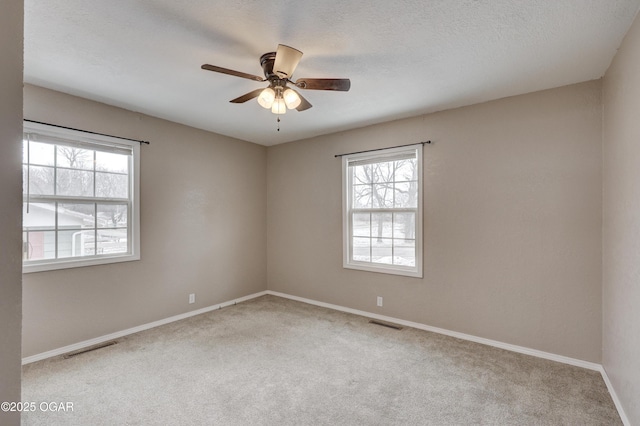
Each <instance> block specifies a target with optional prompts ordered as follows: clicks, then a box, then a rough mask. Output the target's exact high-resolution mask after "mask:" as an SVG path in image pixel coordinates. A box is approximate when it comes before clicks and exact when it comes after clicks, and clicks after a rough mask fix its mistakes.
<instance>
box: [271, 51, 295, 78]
mask: <svg viewBox="0 0 640 426" xmlns="http://www.w3.org/2000/svg"><path fill="white" fill-rule="evenodd" d="M300 58H302V52H301V51H299V50H298V49H294V48H293V47H289V46H285V45H284V44H279V45H278V50H276V59H275V61H274V63H273V72H274V73H276V74H277V75H278V76H279V77H280V78H284V79H287V78H290V77H291V76H292V75H293V71H294V70H295V69H296V67H297V66H298V62H300Z"/></svg>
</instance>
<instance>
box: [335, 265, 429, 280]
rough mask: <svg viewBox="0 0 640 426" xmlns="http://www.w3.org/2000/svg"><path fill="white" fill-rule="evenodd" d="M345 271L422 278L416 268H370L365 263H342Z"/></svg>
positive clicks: (392, 266) (386, 266)
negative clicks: (351, 270) (354, 270)
mask: <svg viewBox="0 0 640 426" xmlns="http://www.w3.org/2000/svg"><path fill="white" fill-rule="evenodd" d="M342 266H343V268H345V269H356V270H359V271H367V272H377V273H380V274H390V275H402V276H405V277H412V278H422V271H421V270H419V269H417V268H407V267H402V266H394V265H382V264H381V265H380V266H378V265H376V266H372V265H370V264H368V263H367V264H365V263H346V262H345V263H343V265H342Z"/></svg>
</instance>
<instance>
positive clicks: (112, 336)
mask: <svg viewBox="0 0 640 426" xmlns="http://www.w3.org/2000/svg"><path fill="white" fill-rule="evenodd" d="M265 294H267V292H266V291H261V292H259V293H254V294H250V295H248V296H244V297H239V298H238V299H233V300H229V301H227V302H222V303H218V304H217V305H213V306H209V307H206V308H202V309H196V310H195V311H190V312H185V313H184V314H180V315H174V316H172V317H169V318H165V319H161V320H158V321H153V322H150V323H148V324H143V325H139V326H137V327H132V328H128V329H126V330H122V331H117V332H115V333H111V334H106V335H104V336H100V337H96V338H94V339H89V340H84V341H82V342H78V343H74V344H72V345H68V346H64V347H62V348H58V349H53V350H50V351H47V352H42V353H39V354H36V355H32V356H28V357H25V358H22V365H25V364H29V363H32V362H36V361H41V360H43V359H46V358H51V357H54V356H58V355H62V354H66V353H68V352H74V351H77V350H80V349H84V348H88V347H90V346H94V345H98V344H100V343H104V342H107V341H109V340H114V339H118V338H120V337H124V336H128V335H129V334H134V333H138V332H140V331H144V330H148V329H150V328H154V327H159V326H161V325H165V324H169V323H171V322H174V321H180V320H182V319H185V318H189V317H193V316H195V315H200V314H204V313H206V312H210V311H214V310H216V309H220V308H224V307H226V306H230V305H234V304H236V303H240V302H244V301H245V300H250V299H255V298H256V297H260V296H264V295H265Z"/></svg>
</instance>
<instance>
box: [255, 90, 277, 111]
mask: <svg viewBox="0 0 640 426" xmlns="http://www.w3.org/2000/svg"><path fill="white" fill-rule="evenodd" d="M275 99H276V92H275V91H274V90H273V89H272V88H271V87H267V88H266V89H264V90H263V91H262V92H261V93H260V95H259V96H258V103H259V104H260V106H261V107H262V108H267V109H269V108H271V106H272V105H273V101H274V100H275Z"/></svg>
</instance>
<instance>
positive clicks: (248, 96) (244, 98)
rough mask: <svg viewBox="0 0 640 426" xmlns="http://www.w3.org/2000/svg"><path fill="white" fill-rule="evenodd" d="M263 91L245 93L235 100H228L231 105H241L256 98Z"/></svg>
mask: <svg viewBox="0 0 640 426" xmlns="http://www.w3.org/2000/svg"><path fill="white" fill-rule="evenodd" d="M263 90H264V89H256V90H254V91H252V92H249V93H246V94H244V95H242V96H239V97H237V98H235V99H232V100H230V101H229V102H231V103H233V104H241V103H244V102H247V101H250V100H251V99H253V98H257V97H258V96H260V93H262V91H263Z"/></svg>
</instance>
